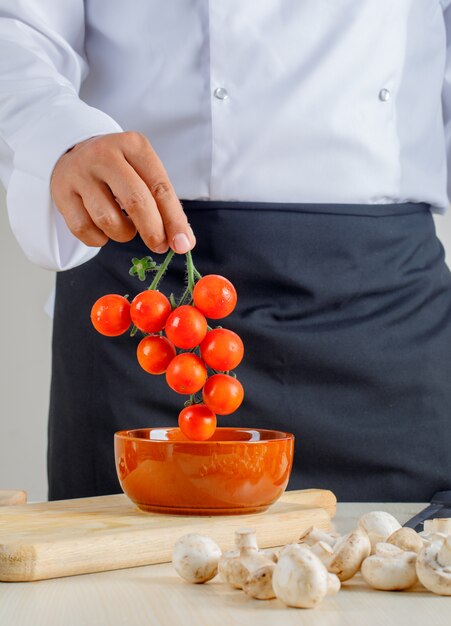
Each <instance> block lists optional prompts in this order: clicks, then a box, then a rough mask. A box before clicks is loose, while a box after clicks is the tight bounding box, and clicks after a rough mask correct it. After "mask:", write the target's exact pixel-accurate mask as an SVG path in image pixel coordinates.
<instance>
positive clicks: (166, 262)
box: [148, 250, 175, 289]
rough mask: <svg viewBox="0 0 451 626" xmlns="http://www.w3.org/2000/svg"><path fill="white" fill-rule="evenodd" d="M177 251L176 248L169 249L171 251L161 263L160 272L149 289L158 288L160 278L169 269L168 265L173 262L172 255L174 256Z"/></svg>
mask: <svg viewBox="0 0 451 626" xmlns="http://www.w3.org/2000/svg"><path fill="white" fill-rule="evenodd" d="M174 254H175V252H174V250H169V252H168V253H167V255H166V257H165V259H164V261H163V263H161V265H160V267H159V269H158V272H157V273H156V274H155V278H154V279H153V281H152V282H151V283H150V285H149V287H148V289H156V288H157V287H158V283H159V282H160V280H161V279H162V278H163V275H164V273H165V272H166V270H167V269H168V265H169V263H170V262H171V259H172V257H173V256H174Z"/></svg>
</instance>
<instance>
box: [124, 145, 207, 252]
mask: <svg viewBox="0 0 451 626" xmlns="http://www.w3.org/2000/svg"><path fill="white" fill-rule="evenodd" d="M126 134H127V135H132V137H129V140H128V141H127V142H126V143H125V144H124V155H125V158H126V159H127V161H128V162H129V163H130V164H131V166H132V167H133V169H134V170H135V171H136V173H137V174H138V175H139V176H140V178H141V179H142V180H143V181H144V182H145V183H146V185H147V187H148V189H149V191H150V193H151V195H152V197H153V199H154V202H155V204H156V207H157V209H158V212H159V214H160V216H161V219H162V223H163V227H164V231H165V233H166V241H167V244H168V245H169V246H170V247H171V248H172V249H173V250H174V252H177V253H179V254H183V253H185V252H188V250H191V249H192V248H193V247H194V246H195V244H196V238H195V237H194V233H193V231H192V229H191V227H190V225H189V224H188V219H187V217H186V214H185V212H184V211H183V207H182V205H181V204H180V201H179V199H178V198H177V194H176V193H175V190H174V188H173V186H172V184H171V181H170V180H169V177H168V175H167V173H166V170H165V169H164V166H163V164H162V162H161V161H160V159H159V157H158V155H157V154H156V152H155V151H154V150H153V148H152V146H151V145H150V143H149V142H148V141H147V139H146V138H145V137H141V136H139V135H138V137H137V138H136V137H135V135H137V133H126ZM138 230H139V228H138Z"/></svg>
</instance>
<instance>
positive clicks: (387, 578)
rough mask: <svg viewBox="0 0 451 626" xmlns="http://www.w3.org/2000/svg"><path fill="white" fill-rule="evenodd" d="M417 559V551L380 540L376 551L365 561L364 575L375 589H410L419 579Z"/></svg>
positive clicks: (362, 569) (363, 564) (362, 570)
mask: <svg viewBox="0 0 451 626" xmlns="http://www.w3.org/2000/svg"><path fill="white" fill-rule="evenodd" d="M416 559H417V553H416V552H407V551H405V550H401V548H398V547H397V546H394V545H393V544H391V543H384V542H379V543H378V544H377V546H376V553H375V554H373V555H372V556H369V557H368V558H366V559H365V560H364V561H363V563H362V568H361V572H362V576H363V578H364V579H365V581H366V582H367V583H368V585H369V586H370V587H373V588H374V589H383V590H385V591H395V590H400V589H408V588H409V587H411V586H412V585H414V584H415V583H416V582H417V580H418V578H417V573H416V569H415V562H416Z"/></svg>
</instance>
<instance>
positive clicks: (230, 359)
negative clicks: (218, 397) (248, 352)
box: [200, 328, 244, 372]
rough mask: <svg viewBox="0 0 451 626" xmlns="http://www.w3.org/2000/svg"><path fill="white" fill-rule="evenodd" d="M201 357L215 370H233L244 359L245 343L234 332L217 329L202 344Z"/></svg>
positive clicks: (207, 335)
mask: <svg viewBox="0 0 451 626" xmlns="http://www.w3.org/2000/svg"><path fill="white" fill-rule="evenodd" d="M200 355H201V357H202V359H203V360H204V361H205V363H206V364H207V365H209V366H210V367H212V368H213V369H215V370H220V371H221V372H226V371H228V370H233V369H235V367H237V366H238V365H239V364H240V363H241V361H242V359H243V355H244V346H243V342H242V341H241V338H240V337H239V336H238V335H237V334H236V333H234V332H233V331H232V330H227V329H226V328H215V329H214V330H210V331H209V332H208V333H207V334H206V336H205V339H204V340H203V341H202V343H201V344H200Z"/></svg>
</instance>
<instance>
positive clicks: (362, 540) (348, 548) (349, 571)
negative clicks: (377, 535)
mask: <svg viewBox="0 0 451 626" xmlns="http://www.w3.org/2000/svg"><path fill="white" fill-rule="evenodd" d="M370 553H371V543H370V539H369V537H368V535H367V533H366V532H365V531H364V530H363V528H356V529H355V530H353V531H352V532H350V533H348V534H347V535H344V536H343V537H341V538H340V539H338V541H337V542H336V543H335V544H334V546H333V554H332V555H331V557H330V559H329V561H328V563H327V569H328V570H329V572H331V573H332V574H336V575H337V576H338V578H339V579H340V581H341V582H344V581H345V580H349V579H350V578H352V577H353V576H354V575H355V574H356V573H357V572H358V571H359V569H360V566H361V565H362V562H363V560H364V559H366V558H367V556H369V554H370Z"/></svg>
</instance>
